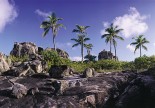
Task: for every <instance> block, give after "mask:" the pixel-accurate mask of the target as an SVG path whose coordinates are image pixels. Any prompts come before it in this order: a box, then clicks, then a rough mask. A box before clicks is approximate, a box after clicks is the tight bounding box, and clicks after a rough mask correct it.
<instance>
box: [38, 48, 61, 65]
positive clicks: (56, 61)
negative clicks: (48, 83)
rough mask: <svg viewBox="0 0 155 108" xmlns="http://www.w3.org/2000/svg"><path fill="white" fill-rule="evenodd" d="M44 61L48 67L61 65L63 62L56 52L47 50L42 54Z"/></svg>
mask: <svg viewBox="0 0 155 108" xmlns="http://www.w3.org/2000/svg"><path fill="white" fill-rule="evenodd" d="M41 55H42V56H43V58H44V60H45V61H46V62H47V63H48V67H50V66H51V65H61V64H62V61H61V58H60V57H59V55H58V53H57V52H56V51H50V50H45V51H42V52H41Z"/></svg>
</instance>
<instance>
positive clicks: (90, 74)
mask: <svg viewBox="0 0 155 108" xmlns="http://www.w3.org/2000/svg"><path fill="white" fill-rule="evenodd" d="M95 74H96V72H95V69H94V68H86V69H85V70H84V72H83V77H85V78H87V77H93V76H95Z"/></svg>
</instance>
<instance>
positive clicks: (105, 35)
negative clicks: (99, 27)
mask: <svg viewBox="0 0 155 108" xmlns="http://www.w3.org/2000/svg"><path fill="white" fill-rule="evenodd" d="M109 35H110V34H104V35H102V36H101V38H105V37H107V36H109Z"/></svg>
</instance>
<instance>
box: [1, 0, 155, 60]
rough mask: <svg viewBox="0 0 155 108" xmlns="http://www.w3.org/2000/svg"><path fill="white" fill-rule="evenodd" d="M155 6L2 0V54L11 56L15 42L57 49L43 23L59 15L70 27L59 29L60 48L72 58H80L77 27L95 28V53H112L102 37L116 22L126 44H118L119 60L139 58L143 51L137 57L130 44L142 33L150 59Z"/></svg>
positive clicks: (154, 50) (109, 0)
mask: <svg viewBox="0 0 155 108" xmlns="http://www.w3.org/2000/svg"><path fill="white" fill-rule="evenodd" d="M154 5H155V1H154V0H0V7H1V9H0V52H3V53H5V54H9V53H10V51H11V49H12V48H13V44H14V42H30V41H31V42H34V43H35V44H36V45H37V46H41V47H43V48H46V47H53V44H52V34H51V32H49V34H48V35H47V36H46V37H45V38H43V37H42V33H43V30H42V29H40V24H41V22H42V21H43V20H45V19H46V16H47V15H48V14H49V13H51V12H55V13H56V14H57V16H58V17H60V18H63V19H64V20H62V21H61V22H60V23H63V24H64V25H65V26H66V28H67V29H66V30H65V29H60V30H59V32H58V35H57V37H56V42H57V47H58V48H60V49H63V50H65V51H67V52H68V53H69V55H70V57H71V59H80V47H76V48H72V47H71V46H72V45H73V43H74V42H73V41H71V40H70V39H71V38H76V37H77V36H76V34H75V33H72V30H73V29H74V28H75V25H76V24H79V25H88V26H91V27H90V28H88V30H87V33H88V36H89V38H90V39H91V40H90V41H89V42H88V43H92V44H93V45H94V47H93V50H92V51H91V53H92V54H94V55H98V53H99V52H100V51H102V50H103V49H106V50H109V44H106V43H105V40H104V39H101V34H103V33H104V30H105V28H106V27H108V25H109V24H110V23H112V22H113V23H114V24H116V25H118V26H119V27H121V28H122V29H124V31H123V32H122V33H121V34H120V35H121V36H122V37H123V38H124V39H125V41H118V46H117V55H118V58H119V60H124V61H131V60H134V58H135V57H138V56H139V50H137V52H136V54H134V53H133V49H134V47H133V46H130V45H129V44H130V43H131V42H132V41H133V40H132V37H134V36H136V35H141V34H143V35H145V37H146V38H147V39H148V40H149V41H150V43H149V44H148V45H147V47H148V51H144V50H143V51H142V54H146V55H148V56H150V55H153V54H155V36H154V35H155V30H154V29H155V25H154V22H155V21H154V20H155V12H154V10H155V7H154ZM113 52H114V50H113ZM85 54H86V51H85Z"/></svg>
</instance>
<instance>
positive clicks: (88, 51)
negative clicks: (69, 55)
mask: <svg viewBox="0 0 155 108" xmlns="http://www.w3.org/2000/svg"><path fill="white" fill-rule="evenodd" d="M84 47H85V48H86V49H87V55H90V50H92V47H93V45H92V44H85V45H84Z"/></svg>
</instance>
